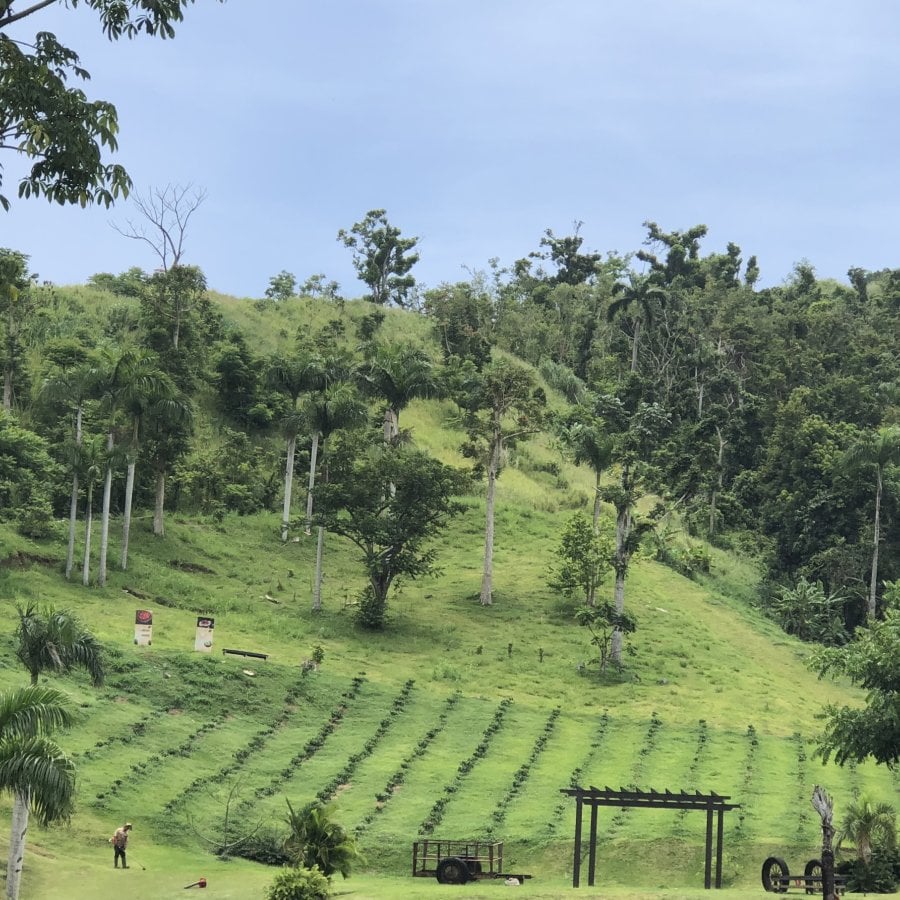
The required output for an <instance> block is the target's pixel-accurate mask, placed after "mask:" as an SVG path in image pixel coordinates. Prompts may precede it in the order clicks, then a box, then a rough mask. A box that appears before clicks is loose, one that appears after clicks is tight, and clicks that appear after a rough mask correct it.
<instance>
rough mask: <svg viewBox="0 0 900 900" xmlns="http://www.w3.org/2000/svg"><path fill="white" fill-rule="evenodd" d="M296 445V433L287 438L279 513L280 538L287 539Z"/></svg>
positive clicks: (284, 540) (283, 540)
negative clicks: (281, 506)
mask: <svg viewBox="0 0 900 900" xmlns="http://www.w3.org/2000/svg"><path fill="white" fill-rule="evenodd" d="M296 447H297V435H295V434H292V435H291V436H290V437H289V438H288V439H287V463H286V465H285V467H284V510H283V512H282V513H281V540H282V543H284V542H286V541H287V539H288V528H289V526H290V524H291V489H292V485H293V483H294V451H295V450H296Z"/></svg>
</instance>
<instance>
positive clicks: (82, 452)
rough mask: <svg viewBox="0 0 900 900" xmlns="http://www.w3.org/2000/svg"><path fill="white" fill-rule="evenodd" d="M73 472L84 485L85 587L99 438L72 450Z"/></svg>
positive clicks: (101, 465) (88, 575) (100, 447)
mask: <svg viewBox="0 0 900 900" xmlns="http://www.w3.org/2000/svg"><path fill="white" fill-rule="evenodd" d="M74 450H75V453H74V464H75V471H76V473H79V474H80V476H81V478H82V479H83V480H84V483H85V498H84V560H83V562H82V566H81V583H82V584H83V585H84V586H85V587H87V586H88V584H90V580H91V533H92V531H93V526H94V485H95V484H96V483H97V479H98V478H99V477H100V473H101V472H102V471H103V468H104V465H105V464H104V462H103V459H104V456H105V454H106V450H105V448H104V447H103V445H102V442H101V439H100V437H99V436H96V437H91V438H88V440H86V441H84V442H83V443H82V444H81V445H80V446H78V447H75V448H74Z"/></svg>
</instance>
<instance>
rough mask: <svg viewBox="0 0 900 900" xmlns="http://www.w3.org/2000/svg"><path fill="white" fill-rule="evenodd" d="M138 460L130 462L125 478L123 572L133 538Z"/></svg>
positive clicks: (121, 557)
mask: <svg viewBox="0 0 900 900" xmlns="http://www.w3.org/2000/svg"><path fill="white" fill-rule="evenodd" d="M136 462H137V461H136V460H134V459H130V460H129V461H128V474H127V476H126V478H125V515H124V517H123V520H122V553H121V556H120V558H119V565H120V566H121V567H122V571H123V572H124V571H125V569H127V568H128V539H129V537H130V536H131V501H132V498H133V497H134V469H135V465H136Z"/></svg>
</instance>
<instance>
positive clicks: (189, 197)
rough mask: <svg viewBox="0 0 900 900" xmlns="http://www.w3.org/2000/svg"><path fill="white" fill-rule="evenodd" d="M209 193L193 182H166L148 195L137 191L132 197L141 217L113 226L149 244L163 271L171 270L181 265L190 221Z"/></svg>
mask: <svg viewBox="0 0 900 900" xmlns="http://www.w3.org/2000/svg"><path fill="white" fill-rule="evenodd" d="M206 196H207V195H206V190H205V189H203V188H195V187H194V186H193V185H192V184H186V185H180V184H174V185H173V184H167V185H166V186H165V187H164V188H151V189H150V191H149V192H148V193H146V194H138V193H136V192H135V193H133V194H132V195H131V199H132V201H133V203H134V205H135V206H136V207H137V210H138V212H139V213H140V216H141V218H139V219H137V220H136V221H135V220H133V219H128V220H127V222H126V224H125V226H124V227H122V226H120V225H117V224H115V223H113V228H115V229H116V231H118V232H119V234H121V235H123V236H124V237H127V238H130V239H131V240H134V241H143V242H144V243H145V244H149V246H150V247H151V248H152V249H153V252H154V253H155V254H156V255H157V257H158V258H159V262H160V266H161V267H162V269H163V271H165V272H168V271H169V269H173V268H175V267H176V266H179V265H180V264H181V257H182V256H183V255H184V241H185V235H186V234H187V229H188V224H189V223H190V220H191V216H193V214H194V213H195V212H196V211H197V210H198V209H199V208H200V206H201V205H202V204H203V201H204V200H206Z"/></svg>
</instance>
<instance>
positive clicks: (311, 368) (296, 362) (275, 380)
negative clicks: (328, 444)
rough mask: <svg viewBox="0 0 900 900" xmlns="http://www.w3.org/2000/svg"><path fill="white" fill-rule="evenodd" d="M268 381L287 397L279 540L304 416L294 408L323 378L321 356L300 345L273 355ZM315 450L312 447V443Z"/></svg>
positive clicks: (284, 535) (285, 525) (284, 528)
mask: <svg viewBox="0 0 900 900" xmlns="http://www.w3.org/2000/svg"><path fill="white" fill-rule="evenodd" d="M268 378H269V383H270V384H271V385H272V387H274V388H275V390H277V391H279V392H280V393H282V394H286V395H287V396H288V398H289V399H290V401H291V402H290V406H289V408H288V411H287V413H286V414H285V415H284V416H282V418H281V421H280V422H279V427H280V429H281V434H282V437H284V439H285V442H286V446H287V462H286V464H285V467H284V507H283V510H282V514H281V540H282V541H287V539H288V528H289V526H290V523H291V493H292V490H293V483H294V454H295V452H296V449H297V435H298V434H299V433H300V431H301V429H302V428H303V416H302V415H301V414H300V412H299V410H298V409H297V401H298V400H299V398H300V395H301V394H305V393H306V392H307V391H312V390H316V389H318V388H320V387H321V386H322V383H323V380H324V372H323V367H322V360H321V359H320V358H319V356H318V354H316V353H314V352H313V351H311V350H307V349H301V350H300V351H299V352H298V353H297V354H296V355H295V356H290V357H285V356H280V357H276V358H275V359H274V360H273V361H272V363H271V364H270V366H269V376H268ZM314 452H315V447H314Z"/></svg>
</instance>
